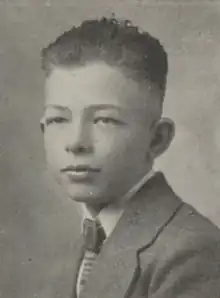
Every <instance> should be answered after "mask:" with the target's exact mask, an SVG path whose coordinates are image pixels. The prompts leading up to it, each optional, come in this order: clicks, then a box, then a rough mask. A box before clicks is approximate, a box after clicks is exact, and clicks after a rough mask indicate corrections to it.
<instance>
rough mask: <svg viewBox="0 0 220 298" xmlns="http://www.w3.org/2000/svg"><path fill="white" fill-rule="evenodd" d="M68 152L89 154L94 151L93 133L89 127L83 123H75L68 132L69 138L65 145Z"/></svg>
mask: <svg viewBox="0 0 220 298" xmlns="http://www.w3.org/2000/svg"><path fill="white" fill-rule="evenodd" d="M65 151H66V152H67V153H73V154H75V155H81V154H89V153H91V152H92V151H93V145H92V139H91V133H90V130H89V127H86V126H82V125H77V127H76V125H74V127H73V128H72V129H71V128H70V132H69V133H68V140H67V143H66V145H65Z"/></svg>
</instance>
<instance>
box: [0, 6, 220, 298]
mask: <svg viewBox="0 0 220 298" xmlns="http://www.w3.org/2000/svg"><path fill="white" fill-rule="evenodd" d="M112 12H115V13H116V16H117V17H122V18H128V19H131V20H132V21H133V22H134V23H136V24H138V25H140V26H141V27H142V28H143V29H146V30H148V31H149V32H150V33H151V34H153V35H155V36H156V37H158V38H160V40H161V42H162V43H163V44H164V46H165V48H166V50H167V52H168V54H169V62H170V72H169V79H168V92H167V95H166V100H165V102H166V103H165V110H164V114H165V115H166V116H170V117H172V118H173V119H174V121H175V122H176V125H177V129H176V138H175V141H174V142H173V144H172V146H171V148H170V149H169V151H168V152H167V153H166V154H165V155H164V156H163V157H162V158H161V159H160V160H159V161H158V164H157V166H158V168H162V169H164V171H165V173H166V174H167V178H168V180H169V182H170V183H171V185H172V186H173V188H174V189H175V190H176V192H177V193H178V194H179V195H180V196H181V197H182V198H183V199H184V200H185V201H187V202H190V203H191V204H192V205H194V206H196V207H197V209H199V210H200V211H201V212H202V213H203V214H205V215H207V216H209V217H210V218H211V219H212V220H213V221H214V222H215V223H216V224H217V225H219V226H220V200H219V197H220V181H219V180H220V179H219V178H220V116H219V115H220V99H219V95H220V89H219V86H220V34H219V33H220V31H219V28H220V2H219V1H208V0H206V1H203V0H197V1H193V0H192V1H190V0H188V1H187V0H185V1H183V0H182V1H181V0H179V1H174V0H173V1H168V0H161V1H153V0H152V1H150V0H149V1H147V0H139V1H138V0H136V1H135V0H124V1H123V0H121V1H119V0H112V1H109V0H90V1H89V0H80V1H73V0H62V1H59V0H51V1H49V0H48V1H46V0H45V1H43V0H23V1H22V0H20V1H18V0H17V1H16V0H4V1H3V0H1V1H0V189H1V197H0V199H1V200H0V297H3V298H34V297H35V298H37V297H40V298H58V297H62V298H68V292H69V290H70V288H71V279H72V274H71V260H72V258H74V249H73V244H74V239H75V237H76V234H77V231H78V228H79V223H80V218H79V215H78V214H77V213H76V211H75V206H74V204H73V203H72V202H70V201H68V200H67V199H66V198H65V197H64V196H63V194H62V192H61V191H60V190H59V189H56V186H55V185H53V183H52V182H51V181H50V180H49V178H48V175H47V174H46V166H45V161H44V151H43V142H42V135H41V133H40V129H39V119H40V117H41V114H42V111H43V80H44V77H43V74H42V73H41V70H40V57H39V54H40V50H41V48H42V47H43V46H45V45H47V44H48V43H49V42H50V41H53V40H54V39H55V38H56V37H57V36H58V35H59V34H61V33H63V32H64V31H65V30H68V29H70V28H71V26H72V25H77V24H79V23H80V22H81V21H82V20H84V19H86V18H92V17H97V16H98V17H100V16H102V15H106V16H110V15H111V13H112Z"/></svg>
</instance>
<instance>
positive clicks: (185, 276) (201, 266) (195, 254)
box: [143, 237, 220, 298]
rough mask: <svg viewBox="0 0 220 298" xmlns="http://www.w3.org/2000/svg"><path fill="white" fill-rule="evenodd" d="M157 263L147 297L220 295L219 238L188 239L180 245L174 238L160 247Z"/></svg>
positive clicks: (174, 297)
mask: <svg viewBox="0 0 220 298" xmlns="http://www.w3.org/2000/svg"><path fill="white" fill-rule="evenodd" d="M153 267H154V269H153V270H152V272H151V278H150V282H149V281H148V290H147V291H146V292H145V294H144V296H143V297H148V298H219V297H220V241H217V240H216V239H213V238H211V239H210V238H209V237H207V238H206V239H204V238H202V239H196V240H195V239H194V240H192V239H191V240H190V239H188V241H185V243H184V242H181V244H180V243H178V245H177V244H176V243H175V241H173V243H172V242H171V243H169V244H167V247H166V248H164V250H160V254H159V256H158V255H157V259H156V261H155V262H154V266H153ZM143 276H144V275H143Z"/></svg>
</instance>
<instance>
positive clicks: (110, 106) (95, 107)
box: [45, 104, 122, 111]
mask: <svg viewBox="0 0 220 298" xmlns="http://www.w3.org/2000/svg"><path fill="white" fill-rule="evenodd" d="M47 108H52V109H57V110H60V111H66V110H69V111H70V109H69V108H68V107H67V106H62V105H57V104H48V105H46V106H45V110H46V109H47ZM87 109H91V110H99V111H100V110H108V109H113V110H117V111H121V110H122V108H121V107H119V106H117V105H113V104H96V105H91V106H88V107H87Z"/></svg>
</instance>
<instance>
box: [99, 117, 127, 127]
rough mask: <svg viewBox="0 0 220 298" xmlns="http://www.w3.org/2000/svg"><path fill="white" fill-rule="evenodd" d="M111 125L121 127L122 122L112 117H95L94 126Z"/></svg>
mask: <svg viewBox="0 0 220 298" xmlns="http://www.w3.org/2000/svg"><path fill="white" fill-rule="evenodd" d="M98 123H100V124H105V125H106V124H111V125H120V124H121V125H122V124H123V122H122V121H121V120H118V119H115V118H113V117H101V116H100V117H96V118H95V119H94V124H98Z"/></svg>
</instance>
